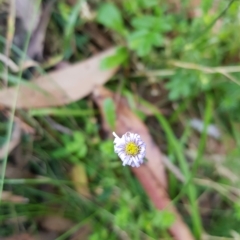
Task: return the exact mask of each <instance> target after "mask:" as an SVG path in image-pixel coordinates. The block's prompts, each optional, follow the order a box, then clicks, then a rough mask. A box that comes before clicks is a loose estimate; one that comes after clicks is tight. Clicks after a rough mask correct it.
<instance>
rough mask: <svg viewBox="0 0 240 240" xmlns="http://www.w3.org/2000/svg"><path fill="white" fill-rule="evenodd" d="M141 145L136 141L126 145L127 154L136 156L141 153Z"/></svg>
mask: <svg viewBox="0 0 240 240" xmlns="http://www.w3.org/2000/svg"><path fill="white" fill-rule="evenodd" d="M139 150H140V149H139V146H138V145H137V144H136V143H134V142H129V143H127V144H126V146H125V152H126V154H127V155H132V156H136V155H137V154H138V153H139Z"/></svg>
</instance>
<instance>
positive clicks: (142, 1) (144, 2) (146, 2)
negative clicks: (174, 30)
mask: <svg viewBox="0 0 240 240" xmlns="http://www.w3.org/2000/svg"><path fill="white" fill-rule="evenodd" d="M138 1H139V5H140V6H141V7H142V8H146V9H147V8H151V7H154V6H156V5H158V4H159V2H158V0H138Z"/></svg>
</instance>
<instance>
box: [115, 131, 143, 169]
mask: <svg viewBox="0 0 240 240" xmlns="http://www.w3.org/2000/svg"><path fill="white" fill-rule="evenodd" d="M113 136H114V137H115V139H114V142H113V143H114V144H115V145H114V151H115V153H117V154H118V156H119V157H120V159H121V160H122V162H123V166H125V165H129V166H132V167H139V166H140V165H141V164H142V163H143V159H144V157H145V155H146V145H145V143H144V142H143V141H142V139H141V138H140V136H139V135H138V134H136V133H130V132H127V133H125V134H124V135H123V136H122V137H121V138H120V137H118V135H117V134H116V133H115V132H113Z"/></svg>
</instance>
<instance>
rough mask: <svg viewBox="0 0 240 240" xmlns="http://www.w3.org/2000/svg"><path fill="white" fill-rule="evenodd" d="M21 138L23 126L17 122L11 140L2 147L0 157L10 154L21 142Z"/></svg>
mask: <svg viewBox="0 0 240 240" xmlns="http://www.w3.org/2000/svg"><path fill="white" fill-rule="evenodd" d="M20 140H21V128H20V126H19V124H17V123H15V124H14V128H13V132H12V137H11V140H10V142H9V143H7V142H6V143H5V144H4V145H3V146H2V147H1V148H0V159H2V158H4V157H5V155H6V154H9V153H10V152H11V151H12V150H13V149H14V148H15V147H16V146H17V145H18V144H19V143H20Z"/></svg>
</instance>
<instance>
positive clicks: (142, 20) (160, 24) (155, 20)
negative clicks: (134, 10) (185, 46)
mask: <svg viewBox="0 0 240 240" xmlns="http://www.w3.org/2000/svg"><path fill="white" fill-rule="evenodd" d="M131 24H132V26H133V27H135V28H136V29H139V30H142V29H147V30H152V31H156V32H159V31H160V32H166V31H169V30H170V29H171V26H170V24H168V23H167V22H166V20H165V19H163V18H160V17H155V16H151V15H145V16H140V17H137V18H133V20H132V22H131Z"/></svg>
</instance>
